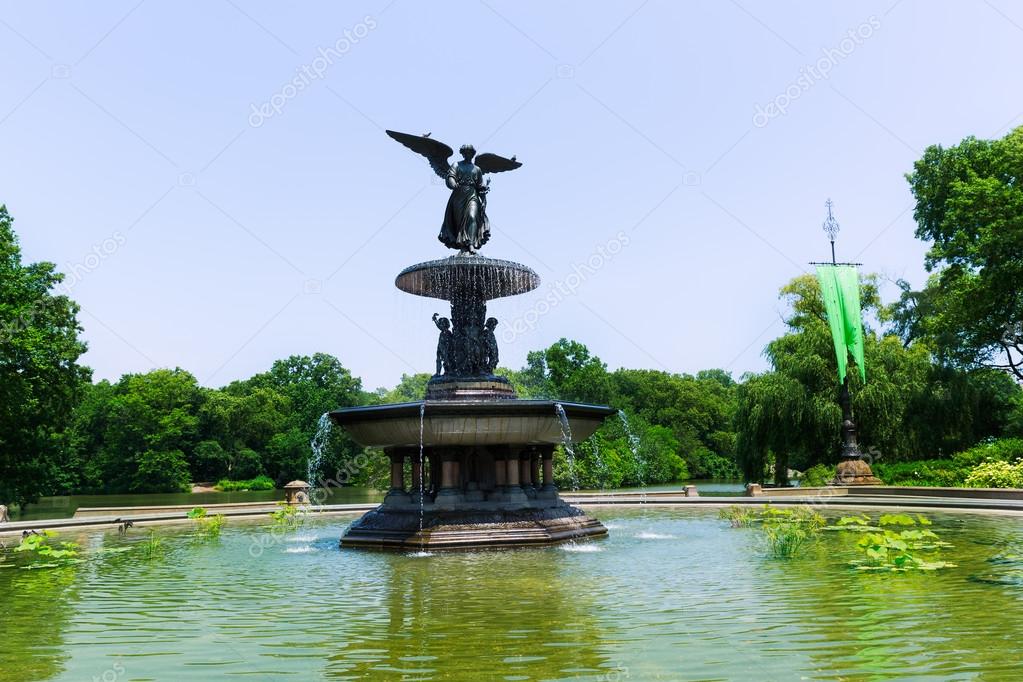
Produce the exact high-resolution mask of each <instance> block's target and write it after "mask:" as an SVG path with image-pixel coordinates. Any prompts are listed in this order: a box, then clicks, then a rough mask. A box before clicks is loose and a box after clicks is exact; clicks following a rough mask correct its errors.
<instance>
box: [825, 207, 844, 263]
mask: <svg viewBox="0 0 1023 682" xmlns="http://www.w3.org/2000/svg"><path fill="white" fill-rule="evenodd" d="M824 205H825V206H827V207H828V217H827V218H826V219H825V220H824V223H823V225H822V227H823V228H824V234H826V235H828V240H829V241H830V242H831V264H832V265H835V264H836V262H837V261H836V260H835V237H837V236H838V231H839V230H840V229H841V228H840V227H839V225H838V221H837V220H835V216H834V214H833V213H832V212H831V207H832V206H834V204H833V203H831V198H830V197H829V198H828V200H827V201H825V202H824Z"/></svg>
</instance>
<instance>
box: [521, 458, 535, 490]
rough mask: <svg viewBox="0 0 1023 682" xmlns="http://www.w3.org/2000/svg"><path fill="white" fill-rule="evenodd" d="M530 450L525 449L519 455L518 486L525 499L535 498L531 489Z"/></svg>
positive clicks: (532, 488) (531, 468)
mask: <svg viewBox="0 0 1023 682" xmlns="http://www.w3.org/2000/svg"><path fill="white" fill-rule="evenodd" d="M532 455H533V450H532V448H525V449H523V450H522V452H521V453H519V485H520V486H521V488H522V492H524V493H525V494H526V497H528V498H530V499H533V498H534V497H536V489H535V488H534V487H533V467H532V462H531V460H532V458H533V457H532Z"/></svg>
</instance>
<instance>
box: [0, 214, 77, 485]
mask: <svg viewBox="0 0 1023 682" xmlns="http://www.w3.org/2000/svg"><path fill="white" fill-rule="evenodd" d="M12 223H13V220H12V219H11V217H10V215H9V214H8V212H7V207H6V206H3V205H0V501H3V502H5V503H11V502H13V503H17V504H20V505H24V504H26V503H29V502H33V501H35V500H36V499H38V498H39V496H40V495H45V494H50V493H53V492H55V491H56V490H60V489H63V488H66V487H68V486H70V485H73V484H74V482H75V481H74V480H73V479H74V477H73V476H72V475H69V470H70V468H71V464H72V461H73V460H72V459H71V457H70V453H71V450H70V448H69V447H68V445H69V442H68V441H69V438H68V434H67V433H66V426H67V425H68V424H69V423H70V422H71V418H72V411H73V409H74V407H75V405H76V404H77V403H78V401H79V400H80V398H81V396H82V393H83V391H84V389H85V385H86V384H87V382H88V381H89V378H90V371H89V370H88V369H86V368H85V367H82V366H80V365H79V364H78V358H79V357H80V356H81V355H82V353H84V352H85V344H84V343H82V342H81V341H80V340H79V338H78V334H79V332H81V327H80V326H79V324H78V320H77V317H76V316H77V313H78V310H79V308H78V305H77V304H75V303H74V302H73V301H72V300H71V299H69V298H68V297H67V296H61V295H55V294H54V293H53V292H52V289H53V288H54V287H55V286H56V285H58V284H59V283H60V282H61V281H62V280H63V278H64V276H63V275H62V274H60V273H59V272H57V270H56V268H55V266H54V265H53V264H52V263H31V264H27V265H26V264H23V263H22V262H21V248H20V246H19V244H18V239H17V237H16V235H15V234H14V229H13V225H12Z"/></svg>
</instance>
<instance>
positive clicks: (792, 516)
mask: <svg viewBox="0 0 1023 682" xmlns="http://www.w3.org/2000/svg"><path fill="white" fill-rule="evenodd" d="M761 516H762V518H763V522H764V533H765V535H766V536H767V543H768V547H769V548H770V552H771V556H773V557H775V558H777V559H787V558H789V557H794V556H796V555H797V554H799V553H800V551H802V549H803V548H804V547H805V546H806V545H807V544H808V543H809V542H811V541H812V540H814V539H815V538H816V537H817V536H818V535H819V534H820V531H821V529H822V528H823V527H824V517H823V516H821V515H820V514H818V513H817V512H816V511H814V510H813V509H810V508H809V507H795V508H791V509H775V508H774V507H771V506H770V505H768V506H767V507H766V508H765V509H764V510H763V511H762V512H761Z"/></svg>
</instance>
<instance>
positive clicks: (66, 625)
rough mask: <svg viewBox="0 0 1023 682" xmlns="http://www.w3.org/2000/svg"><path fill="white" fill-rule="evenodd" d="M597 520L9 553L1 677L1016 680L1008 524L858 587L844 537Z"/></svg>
mask: <svg viewBox="0 0 1023 682" xmlns="http://www.w3.org/2000/svg"><path fill="white" fill-rule="evenodd" d="M595 511H596V514H597V515H598V516H599V517H600V518H601V519H602V520H603V521H604V522H605V523H606V525H607V526H608V528H609V530H610V536H609V537H608V538H607V539H604V540H597V541H591V542H586V543H579V544H570V545H562V546H556V547H549V548H542V549H520V550H506V551H490V552H462V553H447V554H445V553H438V554H433V555H422V554H388V553H376V552H360V551H354V550H345V551H342V550H340V549H339V548H338V544H337V540H338V538H339V537H340V535H341V534H342V533H343V532H344V530H345V527H346V526H347V524H348V523H350V522H351V520H352V518H354V517H351V518H348V517H341V516H330V517H319V518H310V519H309V520H308V521H306V522H305V523H304V525H303V526H302V527H301V528H299V529H298V530H296V531H294V532H291V533H288V534H286V535H284V536H283V537H281V538H279V540H274V539H273V538H272V536H270V535H267V532H268V531H269V526H268V525H265V524H264V522H263V521H242V520H238V519H230V520H228V523H227V525H226V526H225V528H224V530H223V533H222V534H221V536H220V538H219V539H217V540H213V541H202V540H201V539H199V538H198V537H196V536H195V533H194V530H193V529H192V528H191V527H189V526H160V527H158V528H157V530H156V532H157V534H158V536H160V537H162V538H163V546H164V551H163V553H162V554H160V555H158V556H156V557H155V558H152V559H147V558H146V557H145V556H144V554H143V552H142V546H141V541H142V540H143V539H144V538H145V537H146V536H147V535H148V532H147V531H146V530H145V529H140V528H135V529H133V530H131V531H129V534H128V535H127V536H125V537H121V536H119V535H118V534H117V533H116V532H97V531H92V532H81V533H75V534H70V535H68V536H67V537H68V538H69V539H74V540H76V541H78V542H80V543H82V548H83V553H84V555H85V556H86V557H88V560H87V561H86V562H85V563H82V564H79V565H77V566H73V567H67V568H58V569H40V570H23V569H21V568H19V567H18V566H20V565H23V564H24V563H25V561H27V558H26V557H25V555H24V554H18V555H14V554H12V553H10V552H4V553H3V554H2V558H3V561H2V562H0V565H2V566H7V568H3V569H0V607H2V608H0V614H2V615H0V618H2V620H0V680H19V681H21V680H37V679H59V680H94V679H100V680H118V681H120V680H125V681H126V680H208V679H236V680H281V679H295V680H317V679H331V680H333V679H339V680H342V679H409V680H428V679H444V680H490V679H496V680H565V679H585V680H651V679H663V680H678V679H687V680H722V679H730V680H800V679H814V680H815V679H828V680H835V679H844V680H877V679H901V680H905V679H929V680H948V679H955V680H958V679H963V680H966V679H983V680H1010V679H1020V678H1021V677H1023V637H1021V634H1023V518H1020V517H1012V516H991V515H979V514H962V515H955V516H953V515H944V514H932V515H931V518H932V519H933V520H934V521H935V525H934V528H935V530H937V531H938V532H939V533H940V534H941V535H942V537H943V538H944V539H947V540H948V541H950V542H952V543H953V545H954V547H952V548H950V549H948V550H946V557H945V558H946V559H950V560H952V561H955V562H956V563H958V564H959V566H958V567H957V568H951V569H945V570H942V571H938V572H933V573H904V574H872V573H864V572H858V571H855V570H852V569H851V568H849V566H848V561H849V559H851V558H852V557H853V556H854V549H853V548H852V544H853V543H854V541H855V538H852V537H850V534H838V533H826V534H824V535H823V537H822V540H821V541H820V542H819V544H817V545H815V546H813V547H812V548H811V549H809V550H808V551H807V552H806V554H805V555H803V556H800V557H798V558H795V559H789V560H779V559H771V558H769V557H768V556H767V554H766V551H765V547H764V544H763V538H762V535H761V533H760V531H758V530H757V529H732V528H729V527H727V524H726V523H724V522H722V521H719V520H718V519H717V517H716V512H715V511H714V510H709V509H698V510H692V509H684V510H681V509H680V510H650V509H612V508H598V509H597V510H595ZM844 513H847V512H844ZM868 513H870V514H872V515H874V516H875V517H876V515H877V514H878V513H879V512H878V511H876V510H873V511H869V512H868ZM123 547H128V548H129V549H128V550H126V551H120V552H118V551H116V550H117V549H118V548H123ZM111 550H115V551H111Z"/></svg>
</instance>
